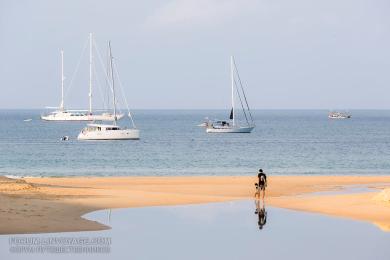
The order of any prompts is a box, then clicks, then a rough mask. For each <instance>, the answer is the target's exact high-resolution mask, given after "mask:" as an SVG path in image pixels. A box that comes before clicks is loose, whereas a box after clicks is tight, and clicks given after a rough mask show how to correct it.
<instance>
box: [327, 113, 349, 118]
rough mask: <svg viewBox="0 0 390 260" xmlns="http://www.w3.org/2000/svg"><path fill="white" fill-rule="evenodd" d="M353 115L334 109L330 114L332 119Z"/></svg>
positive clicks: (329, 116)
mask: <svg viewBox="0 0 390 260" xmlns="http://www.w3.org/2000/svg"><path fill="white" fill-rule="evenodd" d="M351 117H352V116H351V115H350V114H347V113H345V112H337V111H332V112H330V113H329V114H328V118H330V119H347V118H351Z"/></svg>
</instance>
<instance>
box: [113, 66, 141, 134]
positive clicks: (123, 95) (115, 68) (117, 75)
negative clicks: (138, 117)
mask: <svg viewBox="0 0 390 260" xmlns="http://www.w3.org/2000/svg"><path fill="white" fill-rule="evenodd" d="M113 63H114V70H115V74H116V77H117V78H118V82H119V88H120V90H121V93H122V98H123V99H124V101H125V104H126V108H127V113H128V115H129V117H130V120H131V123H132V124H133V127H134V128H136V126H135V123H134V119H133V116H132V114H131V112H130V108H129V103H128V102H127V98H126V95H125V92H124V90H123V85H122V81H121V79H120V78H119V73H118V69H117V66H116V62H115V60H114V62H113Z"/></svg>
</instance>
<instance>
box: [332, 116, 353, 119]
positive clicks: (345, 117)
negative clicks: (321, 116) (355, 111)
mask: <svg viewBox="0 0 390 260" xmlns="http://www.w3.org/2000/svg"><path fill="white" fill-rule="evenodd" d="M328 118H329V119H348V118H351V116H328Z"/></svg>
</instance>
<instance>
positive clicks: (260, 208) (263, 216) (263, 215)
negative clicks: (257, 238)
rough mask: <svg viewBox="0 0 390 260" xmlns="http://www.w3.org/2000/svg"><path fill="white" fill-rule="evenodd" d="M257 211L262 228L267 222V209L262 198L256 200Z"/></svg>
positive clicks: (260, 227)
mask: <svg viewBox="0 0 390 260" xmlns="http://www.w3.org/2000/svg"><path fill="white" fill-rule="evenodd" d="M255 205H256V211H255V214H256V215H257V216H258V217H259V220H258V222H257V225H258V226H259V229H260V230H262V229H263V227H264V226H265V224H266V223H267V211H266V210H265V203H264V201H263V203H261V200H260V199H256V200H255Z"/></svg>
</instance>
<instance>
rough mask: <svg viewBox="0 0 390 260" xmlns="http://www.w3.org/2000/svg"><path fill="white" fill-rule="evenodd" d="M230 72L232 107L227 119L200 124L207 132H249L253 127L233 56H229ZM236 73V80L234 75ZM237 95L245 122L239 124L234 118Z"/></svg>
mask: <svg viewBox="0 0 390 260" xmlns="http://www.w3.org/2000/svg"><path fill="white" fill-rule="evenodd" d="M230 73H231V95H232V108H231V110H230V116H229V120H214V121H211V120H207V121H206V122H204V123H203V124H201V125H200V126H204V127H205V128H206V132H207V133H250V132H252V130H253V129H254V128H255V123H254V120H253V117H252V113H251V111H250V108H249V105H248V101H247V98H246V95H245V91H244V87H243V86H242V83H241V79H240V75H239V74H238V70H237V67H236V64H235V61H234V57H233V56H231V57H230ZM235 75H237V80H238V84H237V81H236V79H235V78H234V76H235ZM235 92H236V95H237V96H238V99H239V101H240V104H241V108H242V112H243V114H244V117H245V120H246V124H245V125H240V124H239V123H238V122H237V120H236V117H237V115H236V111H235V102H234V96H235Z"/></svg>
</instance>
